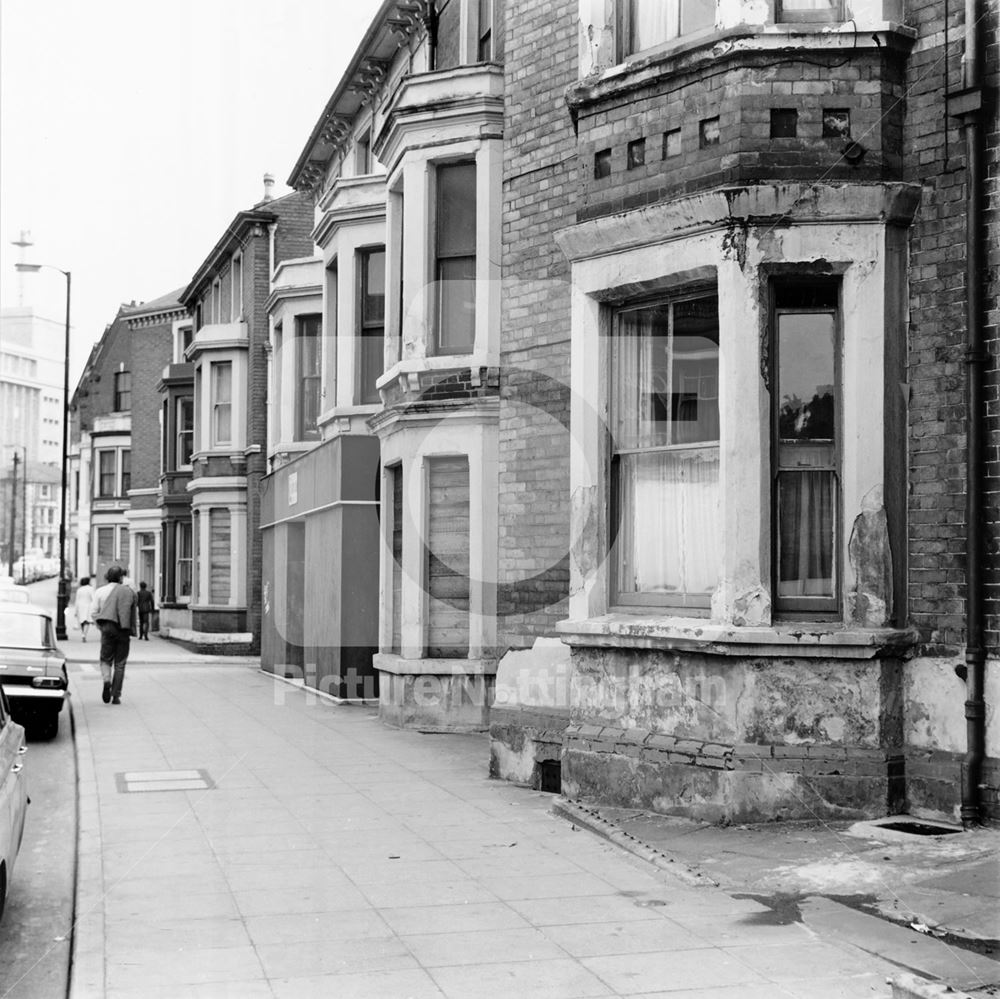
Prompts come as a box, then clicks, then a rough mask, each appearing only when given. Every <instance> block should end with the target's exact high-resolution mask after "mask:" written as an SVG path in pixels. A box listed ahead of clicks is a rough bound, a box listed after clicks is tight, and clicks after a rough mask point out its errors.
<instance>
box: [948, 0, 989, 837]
mask: <svg viewBox="0 0 1000 999" xmlns="http://www.w3.org/2000/svg"><path fill="white" fill-rule="evenodd" d="M980 2H981V0H965V45H964V51H963V54H962V89H961V90H960V91H958V92H957V93H954V94H949V95H948V98H947V102H948V114H949V115H950V116H953V117H957V118H959V119H960V120H961V127H962V135H963V139H964V144H965V327H966V350H965V364H966V415H965V426H966V489H965V531H966V537H965V553H966V554H965V664H964V666H959V667H958V668H957V670H956V672H958V674H959V676H961V677H962V679H964V680H965V727H966V754H965V764H964V766H963V768H962V806H961V816H962V824H963V825H964V826H966V827H967V828H968V827H969V826H973V825H979V824H981V823H982V821H983V816H982V795H981V784H982V769H983V759H984V757H985V755H986V703H985V698H984V685H985V672H986V648H985V634H984V628H983V558H982V553H983V549H984V546H985V542H986V536H985V532H984V531H983V499H984V496H983V493H984V486H985V482H984V476H983V453H984V448H983V444H984V437H985V431H986V427H985V420H984V417H985V400H984V396H983V372H984V369H985V367H986V362H987V354H986V350H985V346H984V337H983V295H982V272H983V271H982V269H983V236H984V233H983V221H982V220H983V186H984V175H983V122H982V114H983V84H982V73H983V69H982V58H981V52H980V50H981V44H982V43H981V36H980V30H979V10H978V8H979V4H980Z"/></svg>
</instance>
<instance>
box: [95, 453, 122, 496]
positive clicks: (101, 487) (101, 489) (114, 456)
mask: <svg viewBox="0 0 1000 999" xmlns="http://www.w3.org/2000/svg"><path fill="white" fill-rule="evenodd" d="M107 458H110V459H111V468H110V470H108V469H105V467H104V465H105V459H107ZM109 476H110V478H111V489H110V491H108V490H107V489H106V488H105V479H107V478H108V477H109ZM118 495H119V493H118V449H117V448H113V447H108V448H100V449H99V450H98V452H97V489H96V491H95V493H94V497H95V499H115V498H116V497H117V496H118Z"/></svg>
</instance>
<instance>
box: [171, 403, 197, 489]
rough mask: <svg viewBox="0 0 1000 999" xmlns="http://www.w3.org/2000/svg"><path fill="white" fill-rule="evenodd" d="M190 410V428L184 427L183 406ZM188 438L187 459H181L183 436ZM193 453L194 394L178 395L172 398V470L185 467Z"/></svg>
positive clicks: (187, 465)
mask: <svg viewBox="0 0 1000 999" xmlns="http://www.w3.org/2000/svg"><path fill="white" fill-rule="evenodd" d="M185 404H186V405H187V408H188V409H189V410H190V417H191V418H190V429H187V430H185V429H184V421H183V419H182V412H183V409H184V408H185ZM185 437H186V438H187V440H188V446H189V453H188V460H187V461H182V460H181V455H182V454H183V453H184V448H183V440H184V438H185ZM193 455H194V396H193V395H179V396H177V397H176V398H175V399H174V462H173V464H174V470H177V469H182V468H184V469H187V468H190V467H191V465H192V464H193V457H192V456H193Z"/></svg>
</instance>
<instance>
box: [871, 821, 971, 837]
mask: <svg viewBox="0 0 1000 999" xmlns="http://www.w3.org/2000/svg"><path fill="white" fill-rule="evenodd" d="M878 827H879V829H891V830H892V831H893V832H901V833H909V834H910V835H911V836H951V835H952V834H953V833H960V832H961V831H962V830H961V829H953V828H952V827H951V826H932V825H930V824H929V823H927V822H908V821H903V822H880V823H879V825H878Z"/></svg>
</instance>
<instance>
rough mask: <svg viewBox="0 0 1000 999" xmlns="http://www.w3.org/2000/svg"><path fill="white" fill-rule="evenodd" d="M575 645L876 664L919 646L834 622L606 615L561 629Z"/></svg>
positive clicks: (906, 638)
mask: <svg viewBox="0 0 1000 999" xmlns="http://www.w3.org/2000/svg"><path fill="white" fill-rule="evenodd" d="M556 627H557V629H558V631H559V633H560V635H561V636H562V640H563V641H564V642H565V643H566V644H567V645H570V646H599V647H605V648H635V649H673V650H678V651H684V650H686V651H690V652H700V653H707V654H710V655H716V656H767V657H773V658H781V657H786V658H787V657H793V658H824V659H874V658H876V657H878V656H880V655H883V654H886V653H890V654H893V655H901V654H903V653H905V652H906V651H907V650H908V649H910V648H911V647H912V646H913V645H914V644H915V643H916V641H917V635H916V633H915V632H913V631H911V630H908V629H901V628H849V627H846V626H844V625H842V624H836V623H832V622H825V623H824V622H790V623H787V624H776V625H771V626H768V627H737V626H736V625H729V624H719V623H717V622H711V621H706V620H704V619H703V618H678V617H656V616H651V615H636V614H605V615H604V616H602V617H595V618H589V619H587V620H583V621H560V622H559V623H558V625H557V626H556Z"/></svg>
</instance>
